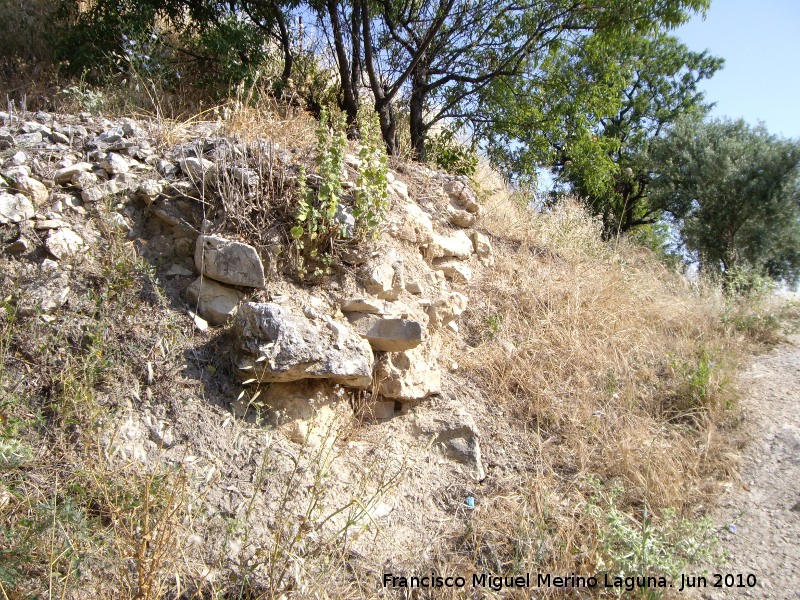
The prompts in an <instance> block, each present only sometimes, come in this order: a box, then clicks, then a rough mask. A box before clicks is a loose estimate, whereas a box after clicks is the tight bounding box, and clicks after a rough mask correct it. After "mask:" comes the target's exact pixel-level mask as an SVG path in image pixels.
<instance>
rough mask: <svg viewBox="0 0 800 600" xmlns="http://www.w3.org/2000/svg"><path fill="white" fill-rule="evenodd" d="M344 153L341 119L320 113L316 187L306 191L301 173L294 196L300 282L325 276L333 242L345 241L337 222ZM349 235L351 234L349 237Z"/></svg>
mask: <svg viewBox="0 0 800 600" xmlns="http://www.w3.org/2000/svg"><path fill="white" fill-rule="evenodd" d="M346 150H347V136H346V135H345V125H344V118H343V117H342V116H341V115H339V116H337V117H329V115H328V112H327V111H323V112H322V115H321V116H320V121H319V126H318V127H317V178H316V179H317V187H316V189H314V188H312V187H309V186H308V185H307V183H306V173H305V170H304V169H301V171H300V175H299V178H298V186H297V193H296V200H297V209H296V213H295V221H296V222H295V225H294V226H293V227H292V228H291V230H290V234H291V236H292V238H293V239H294V241H295V249H296V257H297V273H298V275H299V276H300V277H301V278H304V277H306V276H307V275H309V268H312V269H313V271H311V273H312V274H313V275H314V276H317V277H318V276H320V275H325V274H329V273H330V271H331V269H330V267H331V264H332V252H333V249H334V248H333V246H334V242H335V241H336V240H337V239H340V238H345V237H347V231H346V230H345V226H344V223H343V222H342V221H341V220H340V219H337V213H338V212H339V206H340V202H341V199H342V196H343V190H342V183H341V178H342V171H343V169H344V155H345V152H346ZM351 235H352V233H351Z"/></svg>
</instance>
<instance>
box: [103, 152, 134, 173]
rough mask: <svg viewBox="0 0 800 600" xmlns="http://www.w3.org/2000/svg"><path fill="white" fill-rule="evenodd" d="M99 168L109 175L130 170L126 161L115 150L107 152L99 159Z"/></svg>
mask: <svg viewBox="0 0 800 600" xmlns="http://www.w3.org/2000/svg"><path fill="white" fill-rule="evenodd" d="M100 168H101V169H103V170H104V171H105V172H106V173H108V174H109V175H119V174H120V173H127V172H128V171H129V170H130V168H131V167H130V165H129V164H128V161H127V160H125V159H124V158H123V157H122V156H120V155H119V154H117V153H116V152H109V153H108V154H107V155H106V157H105V158H104V159H103V160H102V161H100Z"/></svg>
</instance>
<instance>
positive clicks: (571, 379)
mask: <svg viewBox="0 0 800 600" xmlns="http://www.w3.org/2000/svg"><path fill="white" fill-rule="evenodd" d="M510 200H511V199H510V198H509V197H508V196H505V197H500V198H498V197H497V195H495V196H493V197H490V198H489V199H488V200H487V202H486V204H485V209H486V214H485V216H484V218H483V221H482V224H483V227H484V228H485V229H486V232H487V233H489V234H490V235H491V236H492V238H493V243H494V248H495V258H496V264H495V266H494V267H493V268H491V269H487V270H486V271H485V272H484V274H483V275H482V276H481V277H479V278H477V279H476V280H475V281H473V283H472V285H471V286H470V289H469V297H470V306H471V308H470V309H469V310H468V311H467V313H466V314H465V316H464V317H463V318H462V321H461V327H462V335H463V336H465V338H466V344H467V346H468V348H467V349H466V352H463V350H459V351H458V352H459V358H458V360H459V365H460V366H461V367H462V368H463V369H464V370H465V371H466V372H467V373H468V375H469V376H470V379H471V381H473V382H474V383H475V384H476V385H478V386H479V387H481V388H483V389H484V390H485V393H486V395H487V397H489V398H491V402H492V404H493V405H494V406H493V413H495V414H496V415H497V420H498V421H499V422H500V425H499V426H498V427H497V429H498V431H501V432H504V435H507V436H509V438H511V439H515V440H517V441H518V442H519V443H520V444H521V445H522V446H523V447H527V448H528V450H526V452H525V453H524V454H523V455H522V456H520V460H521V461H526V462H524V463H523V464H524V471H526V472H525V473H524V474H522V475H521V477H519V478H514V479H506V480H505V481H503V482H501V483H498V484H497V485H496V486H495V488H494V489H493V490H492V494H490V496H489V499H488V500H487V501H486V502H485V505H484V507H483V514H482V516H481V518H480V519H476V520H475V521H474V529H473V530H471V531H470V532H469V533H468V535H467V536H465V537H464V539H463V543H464V545H465V547H466V548H469V550H470V554H471V555H472V559H473V560H475V561H477V563H478V564H479V565H481V566H482V567H483V568H491V569H495V570H496V571H501V572H510V571H511V570H515V569H516V570H520V569H522V570H523V571H524V570H526V569H527V570H530V569H533V570H539V571H543V570H550V571H555V572H560V573H569V572H572V571H575V572H579V573H580V572H583V573H588V574H592V573H595V572H596V571H597V570H598V568H600V567H602V566H603V565H606V566H608V565H607V564H606V563H607V562H608V561H607V560H606V561H605V562H604V560H603V551H602V548H601V546H602V542H603V535H604V533H603V532H604V527H605V525H604V524H603V523H601V522H599V521H598V520H597V518H596V511H590V510H588V508H589V507H590V506H591V505H592V503H591V498H592V496H593V494H594V493H595V491H594V490H595V485H594V484H593V483H591V482H599V484H598V485H599V486H600V487H601V489H607V490H610V489H612V488H619V489H620V490H622V492H621V496H620V497H619V498H618V507H619V508H620V510H623V511H625V512H626V513H627V514H630V515H633V516H634V517H636V516H637V515H638V517H636V518H643V517H642V515H644V514H647V513H648V512H649V514H660V513H661V511H662V510H665V509H676V510H677V511H678V514H680V515H683V516H692V517H693V516H695V515H696V514H698V512H700V511H702V510H703V508H704V507H707V506H708V502H710V500H711V498H712V496H713V494H714V491H715V490H714V487H713V485H712V484H711V482H712V480H713V479H714V478H715V477H719V476H722V475H724V474H726V473H728V472H729V471H730V469H731V468H732V465H731V464H730V460H729V456H728V455H727V450H728V444H729V443H730V442H729V441H728V440H726V436H725V435H720V429H721V428H722V429H724V428H726V426H727V425H726V424H728V423H730V422H732V419H731V417H732V414H733V413H732V412H731V411H730V410H729V409H730V407H731V406H732V405H733V404H734V402H733V401H734V400H735V391H734V389H733V387H732V385H731V381H732V377H733V371H734V369H735V368H736V366H737V361H736V360H735V358H734V357H735V356H736V352H737V350H738V349H739V346H737V342H736V341H735V340H734V339H732V338H731V337H729V336H727V335H726V328H725V327H724V325H723V322H722V319H721V314H722V309H723V304H722V302H721V299H720V298H721V297H720V295H719V294H716V293H714V292H713V291H703V290H701V289H699V288H697V287H695V286H691V285H689V284H688V283H687V282H686V281H685V280H684V279H683V278H681V277H680V276H679V275H678V274H676V273H673V272H671V271H669V270H668V269H667V268H666V267H664V266H663V265H662V264H660V263H659V262H658V261H657V260H656V259H655V258H654V257H652V256H651V255H650V254H649V253H648V252H647V251H645V250H642V249H639V248H634V247H629V246H628V245H627V244H626V243H625V242H624V241H622V242H620V243H618V244H617V245H616V246H614V245H607V244H604V243H602V242H601V240H600V235H599V224H598V223H596V222H594V221H593V220H592V219H591V218H589V217H588V216H587V215H586V214H585V213H584V212H583V211H582V210H581V209H580V208H579V207H578V206H577V205H574V204H569V203H567V204H565V205H563V206H561V207H559V208H557V209H554V210H552V211H550V212H546V213H543V214H532V213H531V212H529V211H528V210H526V209H525V208H524V207H523V206H522V205H520V204H519V203H514V202H512V201H510ZM494 443H497V440H494ZM501 443H502V442H501ZM515 475H516V474H515ZM510 490H513V491H512V492H511V493H509V491H510ZM606 529H607V527H606ZM490 558H491V560H490ZM606 559H607V557H606Z"/></svg>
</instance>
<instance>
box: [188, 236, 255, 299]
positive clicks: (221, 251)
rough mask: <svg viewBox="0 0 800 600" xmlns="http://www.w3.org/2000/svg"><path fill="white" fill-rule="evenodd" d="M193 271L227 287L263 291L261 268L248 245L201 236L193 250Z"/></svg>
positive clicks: (220, 238)
mask: <svg viewBox="0 0 800 600" xmlns="http://www.w3.org/2000/svg"><path fill="white" fill-rule="evenodd" d="M194 264H195V266H196V267H197V270H198V271H199V272H200V273H202V274H203V275H205V276H206V277H210V278H211V279H216V280H217V281H221V282H222V283H229V284H231V285H241V286H244V287H253V288H264V287H266V282H265V281H264V265H263V264H262V262H261V259H260V258H259V256H258V253H257V252H256V249H255V248H253V247H252V246H250V245H249V244H243V243H242V242H234V241H232V240H227V239H225V238H223V237H221V236H217V235H201V236H199V237H198V238H197V244H196V246H195V251H194Z"/></svg>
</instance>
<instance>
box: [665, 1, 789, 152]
mask: <svg viewBox="0 0 800 600" xmlns="http://www.w3.org/2000/svg"><path fill="white" fill-rule="evenodd" d="M675 33H676V34H677V35H678V37H680V38H681V39H682V40H683V42H684V43H685V44H686V45H687V46H689V48H691V49H692V50H705V49H709V50H711V52H712V54H714V55H716V56H721V57H722V58H724V59H725V66H724V68H723V69H722V70H721V71H718V72H717V74H716V75H714V77H712V78H711V79H710V80H708V81H704V82H702V83H701V87H702V88H703V89H704V90H705V91H706V99H707V100H708V101H710V102H716V106H715V107H714V109H713V111H712V113H711V114H712V116H715V117H731V118H739V117H743V118H744V119H745V120H746V121H748V122H749V123H752V124H756V123H757V122H759V121H763V122H764V124H765V125H766V126H767V129H768V130H769V132H770V133H775V134H781V135H784V136H786V137H793V138H800V0H711V8H710V9H709V10H708V12H707V13H706V18H705V20H703V19H702V18H700V17H699V16H697V17H695V18H693V19H692V20H691V21H690V22H689V23H687V24H686V25H684V26H683V27H681V28H679V29H678V30H676V31H675Z"/></svg>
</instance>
